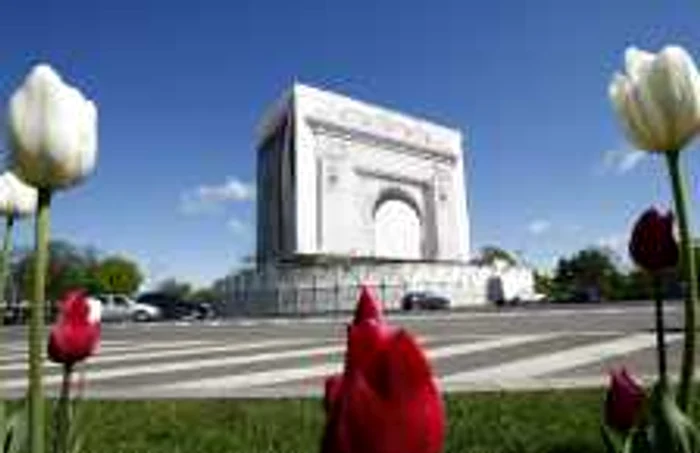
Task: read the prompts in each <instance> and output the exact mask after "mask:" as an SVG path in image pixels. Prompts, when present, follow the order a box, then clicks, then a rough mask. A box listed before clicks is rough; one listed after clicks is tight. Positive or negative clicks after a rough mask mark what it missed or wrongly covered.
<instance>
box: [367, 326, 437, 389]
mask: <svg viewBox="0 0 700 453" xmlns="http://www.w3.org/2000/svg"><path fill="white" fill-rule="evenodd" d="M381 354H382V357H381V359H380V363H379V365H378V366H379V370H378V372H377V376H378V377H379V379H378V381H377V382H373V383H372V384H373V388H375V389H376V390H377V392H378V393H379V394H381V395H383V396H385V397H387V398H389V399H400V398H409V397H410V396H411V395H413V394H415V393H416V392H417V391H418V390H420V389H422V388H425V387H426V386H430V385H433V380H432V370H431V368H430V364H429V363H428V360H427V358H426V357H425V354H423V351H422V350H421V348H420V346H419V345H418V343H417V342H416V341H415V340H414V339H413V337H412V336H411V335H410V334H409V333H408V332H406V331H405V330H399V331H398V332H396V334H395V335H393V336H392V337H391V339H390V340H389V344H388V345H387V347H386V348H385V349H383V350H382V352H381Z"/></svg>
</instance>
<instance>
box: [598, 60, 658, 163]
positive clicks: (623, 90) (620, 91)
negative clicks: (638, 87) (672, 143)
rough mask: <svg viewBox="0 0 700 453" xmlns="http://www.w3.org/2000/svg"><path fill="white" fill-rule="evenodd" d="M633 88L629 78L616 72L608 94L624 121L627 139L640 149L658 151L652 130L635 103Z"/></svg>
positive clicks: (619, 116)
mask: <svg viewBox="0 0 700 453" xmlns="http://www.w3.org/2000/svg"><path fill="white" fill-rule="evenodd" d="M633 90H634V88H633V87H632V84H631V82H630V81H629V79H627V77H625V76H623V75H622V74H619V73H616V74H615V75H614V76H613V81H612V82H611V83H610V87H609V89H608V94H609V97H610V100H611V101H612V104H613V107H614V108H615V111H616V113H617V116H618V118H619V119H620V121H621V122H622V126H623V131H624V133H625V136H626V137H627V139H628V140H629V141H630V142H632V143H633V144H634V145H635V146H636V147H637V148H639V149H643V150H646V151H656V147H655V142H654V137H653V135H652V132H651V131H650V130H649V128H648V126H647V125H646V123H645V119H644V118H643V117H642V115H641V112H640V110H639V109H638V108H637V107H636V105H635V104H634V102H635V99H634V95H633Z"/></svg>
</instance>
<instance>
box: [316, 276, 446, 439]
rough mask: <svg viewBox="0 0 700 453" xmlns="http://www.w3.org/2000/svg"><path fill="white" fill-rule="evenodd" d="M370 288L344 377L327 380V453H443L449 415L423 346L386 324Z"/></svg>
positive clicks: (351, 335)
mask: <svg viewBox="0 0 700 453" xmlns="http://www.w3.org/2000/svg"><path fill="white" fill-rule="evenodd" d="M380 310H381V307H380V306H379V305H378V304H377V302H376V300H375V299H374V298H373V297H372V296H371V294H370V293H369V291H367V290H366V288H363V292H362V294H361V296H360V299H359V301H358V305H357V310H356V313H355V319H354V321H353V323H352V324H350V326H349V329H348V350H347V352H346V362H345V369H344V372H343V374H342V375H341V376H332V377H330V378H328V379H327V380H326V386H325V395H324V408H325V409H326V426H325V429H324V434H323V439H322V442H321V452H322V453H353V452H363V453H393V452H402V453H439V452H440V451H442V447H443V442H444V436H445V413H444V407H443V404H442V399H441V397H440V394H439V391H438V389H437V386H436V384H435V381H434V378H433V373H432V370H431V368H430V365H429V363H428V360H427V358H426V356H425V353H424V352H423V350H422V349H421V347H420V345H419V344H418V342H417V341H416V340H415V339H414V338H413V336H412V335H411V334H409V333H408V332H407V331H405V330H402V329H396V328H392V327H391V326H389V325H388V324H386V322H385V321H384V320H383V319H382V318H381V311H380Z"/></svg>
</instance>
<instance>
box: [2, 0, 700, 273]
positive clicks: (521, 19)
mask: <svg viewBox="0 0 700 453" xmlns="http://www.w3.org/2000/svg"><path fill="white" fill-rule="evenodd" d="M668 43H677V44H681V45H683V46H685V47H686V48H687V49H689V51H690V52H691V53H692V54H693V55H694V56H695V57H696V58H698V57H700V6H698V4H697V2H693V1H691V0H688V1H671V0H665V1H653V0H646V1H640V0H616V1H614V2H611V1H609V0H607V1H604V0H590V1H578V2H577V1H573V0H572V1H557V0H551V1H544V0H533V1H529V2H524V1H519V0H510V1H505V0H503V1H498V0H490V1H482V2H477V1H460V0H455V1H431V2H427V1H409V0H404V1H391V0H385V1H381V2H380V1H371V0H367V1H364V0H355V1H330V0H328V1H321V0H319V1H305V0H300V1H293V2H292V1H264V0H258V1H243V0H241V1H223V0H222V1H206V0H202V1H177V2H173V1H148V0H139V1H135V0H123V1H120V2H107V1H104V0H98V1H95V0H90V1H87V0H77V1H73V0H67V1H62V2H55V1H51V2H50V1H34V0H28V1H22V2H18V1H15V2H4V4H3V6H2V9H1V10H0V121H2V122H4V121H5V112H6V103H7V99H8V98H9V96H10V93H11V92H12V91H13V90H14V89H15V88H16V87H17V86H18V85H19V83H20V82H21V80H22V79H23V78H24V76H25V74H26V73H27V72H28V71H29V69H30V67H31V66H32V65H33V64H35V63H37V62H39V61H43V62H48V63H50V64H51V65H53V66H54V67H55V68H56V69H57V70H58V71H59V72H60V73H61V74H62V75H63V76H64V78H65V79H66V80H68V81H69V82H70V83H72V84H75V85H77V86H78V87H80V88H81V90H83V92H84V93H86V94H87V95H88V96H89V97H90V98H93V99H95V100H96V102H97V103H98V104H99V114H100V150H99V152H100V155H99V162H98V168H97V170H96V172H95V174H94V175H93V176H92V178H91V179H89V180H88V181H87V182H86V183H85V184H84V185H82V186H80V187H78V188H76V189H73V190H71V191H67V192H64V193H61V194H60V195H59V196H58V197H57V198H56V199H55V202H54V214H53V235H54V236H55V237H61V238H66V239H70V240H73V241H75V242H77V243H80V244H93V245H95V246H97V247H98V248H100V249H102V250H104V251H108V252H120V253H124V254H127V255H130V256H133V257H135V258H137V259H138V260H139V261H140V262H141V263H142V264H143V265H144V266H145V267H146V269H147V271H148V273H149V276H150V278H151V280H159V279H162V278H165V277H169V276H175V277H180V278H185V279H187V280H190V281H192V282H194V283H197V284H200V283H208V282H209V281H211V280H212V279H214V278H217V277H220V276H222V275H224V274H225V273H226V272H227V271H229V270H230V269H232V268H234V267H236V266H237V265H238V263H239V261H240V257H241V256H243V255H246V254H249V253H251V252H252V251H253V244H254V221H255V219H254V205H253V203H252V201H251V197H250V195H251V193H252V192H251V188H252V185H251V184H252V182H253V177H254V174H255V169H254V165H255V159H254V157H255V153H254V148H253V128H254V126H255V124H256V123H257V120H258V118H259V116H260V114H261V113H262V111H263V109H264V108H265V107H266V106H267V105H268V104H269V103H270V102H271V101H273V100H274V99H276V98H277V96H278V95H279V94H280V93H281V92H282V91H283V90H284V89H285V88H286V87H287V86H288V85H289V84H290V83H291V82H292V81H293V80H294V79H298V80H301V81H303V82H306V83H309V84H312V85H316V86H319V87H322V88H327V89H331V90H335V91H339V92H341V93H344V94H347V95H350V96H353V97H357V98H359V99H362V100H366V101H369V102H373V103H378V104H381V105H384V106H386V107H389V108H395V109H398V110H401V111H404V112H406V113H409V114H413V115H417V116H423V117H427V118H429V119H433V120H436V121H438V122H442V123H445V124H446V125H448V126H452V127H457V128H460V129H462V130H463V131H464V132H465V136H466V141H465V146H466V149H467V153H468V154H467V175H468V181H467V186H468V187H467V190H468V198H469V205H470V216H471V226H472V233H473V236H472V239H473V247H474V248H477V247H479V246H481V245H484V244H488V243H496V244H499V245H502V246H503V247H506V248H508V249H511V250H520V251H522V253H523V254H524V256H525V258H526V259H528V260H529V261H531V262H533V263H535V264H537V265H539V266H549V265H551V263H552V262H553V259H554V258H555V257H557V256H560V255H562V254H568V253H571V252H573V251H575V250H577V249H580V248H582V247H585V246H587V245H592V244H593V245H595V244H600V243H607V244H610V245H613V246H615V247H617V248H618V249H619V250H621V251H624V236H625V234H626V231H627V230H628V229H629V226H630V223H631V222H632V221H633V219H634V217H635V216H636V215H637V213H639V212H640V211H641V210H643V209H644V208H645V207H647V206H648V205H650V204H652V203H661V204H667V203H668V202H667V200H668V190H667V186H666V181H665V179H664V172H663V170H664V168H663V167H662V165H661V160H660V159H658V158H654V157H648V156H645V155H642V154H630V152H631V151H632V150H631V149H630V147H629V146H628V145H627V144H626V142H625V140H624V138H623V136H622V134H621V133H620V131H619V128H618V127H617V122H616V119H615V118H614V117H613V114H612V110H611V107H610V105H609V102H608V99H607V86H608V83H609V80H610V78H611V75H612V73H613V72H614V71H615V70H617V69H619V68H620V67H621V65H622V56H623V52H624V49H625V47H626V46H628V45H631V44H635V45H637V46H640V47H642V48H647V49H651V50H655V51H656V50H658V49H659V48H660V47H661V46H663V45H665V44H668ZM4 137H5V133H4V131H2V132H0V139H2V141H3V143H4ZM696 148H697V146H694V147H693V149H691V150H690V152H689V153H687V154H686V156H685V157H686V162H687V164H688V166H687V169H688V171H689V172H690V173H691V174H693V176H692V178H691V181H690V183H691V186H692V189H693V194H692V196H693V204H694V206H695V207H696V208H697V204H698V200H699V198H698V188H700V185H699V184H698V181H697V179H696V178H697V177H698V175H700V173H698V170H700V168H699V165H698V164H700V150H698V149H696ZM638 157H640V158H638ZM698 212H700V209H696V213H698ZM695 224H696V225H700V217H698V216H696V217H695ZM31 227H32V224H31V222H30V221H27V222H24V224H23V225H22V228H21V231H20V232H19V234H18V241H20V242H22V243H29V242H30V241H31Z"/></svg>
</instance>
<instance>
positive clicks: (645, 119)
mask: <svg viewBox="0 0 700 453" xmlns="http://www.w3.org/2000/svg"><path fill="white" fill-rule="evenodd" d="M625 66H626V70H627V74H620V73H616V74H615V75H614V76H613V80H612V82H611V84H610V87H609V95H610V99H611V100H612V103H613V105H614V107H615V110H616V111H617V114H618V116H619V117H620V120H621V122H622V124H623V126H624V129H625V134H626V136H627V138H628V139H629V140H630V141H631V142H632V143H633V144H634V145H635V146H636V147H638V148H640V149H642V150H646V151H657V152H665V151H678V150H681V149H682V148H683V147H684V146H685V145H686V144H688V142H689V141H690V140H692V138H693V137H694V136H695V134H696V133H697V132H698V130H699V128H700V75H699V74H698V69H697V67H696V66H695V63H694V62H693V59H692V57H691V56H690V55H689V54H688V52H686V51H685V50H684V49H683V48H681V47H678V46H668V47H665V48H664V49H663V50H662V51H661V52H659V53H658V54H656V55H655V54H652V53H649V52H645V51H642V50H639V49H636V48H634V47H632V48H629V49H627V51H626V52H625Z"/></svg>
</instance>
